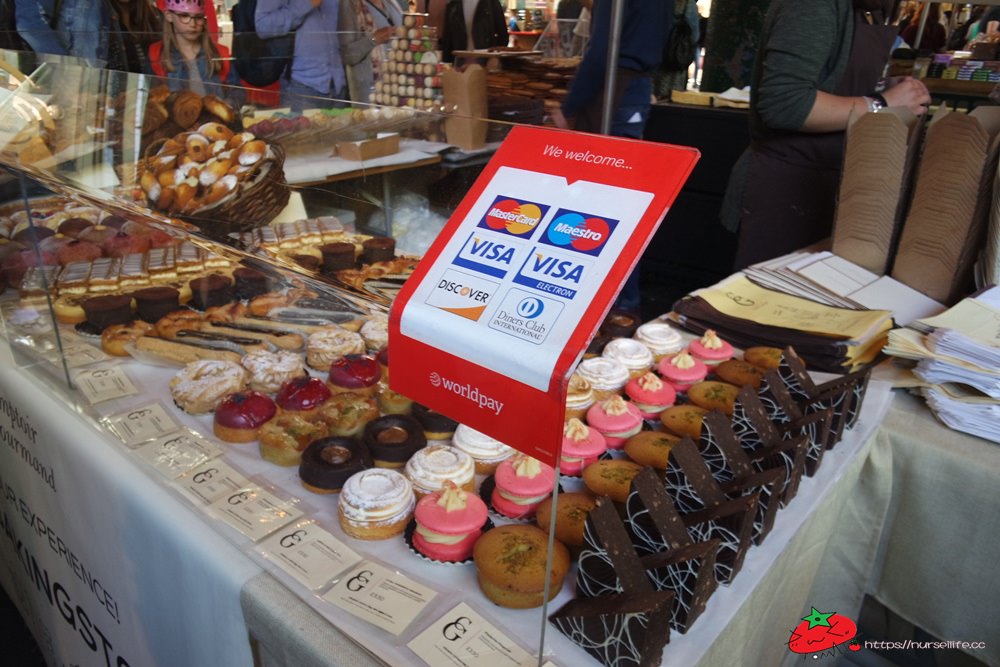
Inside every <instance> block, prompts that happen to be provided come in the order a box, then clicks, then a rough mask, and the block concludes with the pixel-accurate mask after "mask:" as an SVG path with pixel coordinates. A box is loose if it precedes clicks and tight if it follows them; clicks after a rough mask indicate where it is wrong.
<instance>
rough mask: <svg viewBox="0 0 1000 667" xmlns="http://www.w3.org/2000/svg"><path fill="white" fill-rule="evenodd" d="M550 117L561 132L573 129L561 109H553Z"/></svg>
mask: <svg viewBox="0 0 1000 667" xmlns="http://www.w3.org/2000/svg"><path fill="white" fill-rule="evenodd" d="M549 116H550V117H551V118H552V123H553V124H554V125H555V126H556V127H558V128H559V129H560V130H569V129H571V128H570V125H569V121H567V120H566V116H564V115H563V112H562V109H560V108H559V107H556V108H555V109H553V110H552V112H551V113H550V114H549Z"/></svg>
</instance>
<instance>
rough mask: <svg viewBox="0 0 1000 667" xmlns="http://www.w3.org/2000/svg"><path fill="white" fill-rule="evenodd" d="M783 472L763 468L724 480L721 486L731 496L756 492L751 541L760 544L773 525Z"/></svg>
mask: <svg viewBox="0 0 1000 667" xmlns="http://www.w3.org/2000/svg"><path fill="white" fill-rule="evenodd" d="M783 477H784V472H783V471H782V470H779V469H771V470H764V471H762V472H757V473H754V474H752V475H750V476H749V477H742V478H740V479H736V480H733V481H732V482H726V483H725V484H724V485H723V486H722V488H723V490H724V491H725V492H726V493H727V494H728V495H729V496H730V497H731V498H739V497H741V496H746V495H751V494H755V493H756V494H758V502H757V512H756V515H755V516H754V522H753V543H754V544H760V543H761V542H763V541H764V538H765V537H767V534H768V533H770V532H771V529H772V528H773V527H774V518H775V516H776V515H777V513H778V508H779V507H780V505H781V491H780V488H781V480H782V479H783Z"/></svg>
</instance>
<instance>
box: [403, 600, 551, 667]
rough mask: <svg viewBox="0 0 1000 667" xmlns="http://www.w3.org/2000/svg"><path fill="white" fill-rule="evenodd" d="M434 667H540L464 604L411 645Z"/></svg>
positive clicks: (529, 655) (428, 629)
mask: <svg viewBox="0 0 1000 667" xmlns="http://www.w3.org/2000/svg"><path fill="white" fill-rule="evenodd" d="M407 646H409V647H410V650H412V651H413V652H414V653H416V654H417V655H418V656H420V658H421V659H422V660H423V661H424V662H426V663H427V664H428V665H431V667H438V666H439V665H440V666H442V667H443V666H444V665H449V666H451V665H461V666H463V667H466V666H467V667H473V666H476V667H486V666H487V665H488V666H489V667H504V666H506V667H519V666H520V665H527V664H529V662H530V663H532V664H536V665H537V664H538V661H537V660H536V659H534V658H532V657H531V654H530V653H528V652H527V651H525V650H524V649H522V648H521V647H520V646H518V645H517V644H516V643H514V641H513V640H511V638H510V637H508V636H507V635H505V634H504V633H502V632H500V630H498V629H497V628H496V626H494V625H493V624H492V623H490V622H489V621H487V620H486V619H485V618H483V617H482V616H480V615H479V614H477V613H476V612H475V611H474V610H473V609H472V607H470V606H469V605H467V604H466V603H464V602H463V603H461V604H459V605H458V606H456V607H455V608H454V609H452V610H451V611H449V612H448V613H446V614H445V615H444V616H442V617H441V618H439V619H438V620H437V622H436V623H434V624H433V625H431V626H430V627H429V628H427V629H426V630H424V631H423V632H421V633H420V634H419V635H417V636H416V637H414V638H413V640H412V641H411V642H410V643H409V644H407Z"/></svg>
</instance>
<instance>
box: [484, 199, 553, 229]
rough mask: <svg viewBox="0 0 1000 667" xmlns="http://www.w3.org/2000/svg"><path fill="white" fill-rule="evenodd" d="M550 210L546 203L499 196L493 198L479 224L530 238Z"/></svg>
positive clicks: (485, 227) (486, 227)
mask: <svg viewBox="0 0 1000 667" xmlns="http://www.w3.org/2000/svg"><path fill="white" fill-rule="evenodd" d="M548 210H549V207H548V206H546V205H545V204H536V203H534V202H530V201H522V200H519V199H514V198H513V197H505V196H499V197H497V198H496V199H494V200H493V203H492V204H491V205H490V208H489V210H488V211H487V212H486V215H485V216H483V219H482V220H480V221H479V225H478V226H479V227H482V228H483V229H492V230H493V231H495V232H501V233H504V234H510V235H511V236H518V237H520V238H524V239H528V238H531V234H532V232H534V231H535V228H536V227H538V223H540V222H541V221H542V218H544V217H545V214H546V213H547V212H548Z"/></svg>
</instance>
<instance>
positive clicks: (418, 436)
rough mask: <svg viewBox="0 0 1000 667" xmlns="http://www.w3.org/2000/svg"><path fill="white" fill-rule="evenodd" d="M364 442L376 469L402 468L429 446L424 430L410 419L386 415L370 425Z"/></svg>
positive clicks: (402, 416)
mask: <svg viewBox="0 0 1000 667" xmlns="http://www.w3.org/2000/svg"><path fill="white" fill-rule="evenodd" d="M363 439H364V442H365V444H366V445H368V451H369V452H371V456H372V461H373V462H374V464H375V467H376V468H402V467H403V466H404V465H405V464H406V462H407V461H408V460H409V458H410V457H411V456H413V454H414V453H415V452H416V451H417V450H418V449H423V448H424V447H425V446H426V445H427V438H426V437H424V428H423V427H422V426H421V425H420V423H419V422H418V421H417V420H416V419H414V418H413V417H408V416H406V415H385V416H384V417H379V418H378V419H376V420H374V421H371V422H368V425H367V426H365V435H364V438H363Z"/></svg>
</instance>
